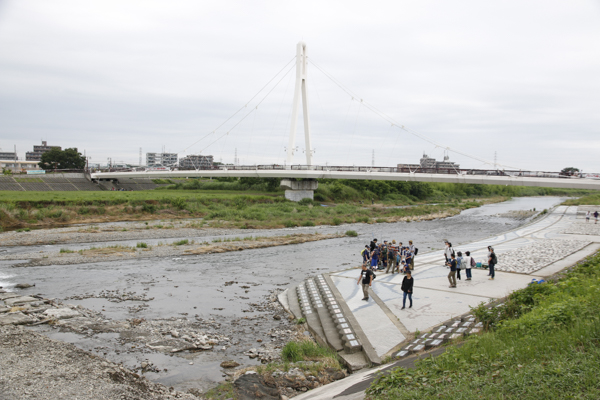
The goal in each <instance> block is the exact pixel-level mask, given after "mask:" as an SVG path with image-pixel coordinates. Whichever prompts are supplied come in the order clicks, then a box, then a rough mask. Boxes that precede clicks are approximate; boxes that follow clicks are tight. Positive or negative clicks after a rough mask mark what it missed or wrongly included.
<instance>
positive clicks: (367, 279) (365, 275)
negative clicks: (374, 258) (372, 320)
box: [356, 265, 373, 301]
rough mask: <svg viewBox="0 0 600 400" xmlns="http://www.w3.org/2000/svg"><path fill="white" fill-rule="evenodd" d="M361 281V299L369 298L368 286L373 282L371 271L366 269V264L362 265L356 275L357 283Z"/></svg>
mask: <svg viewBox="0 0 600 400" xmlns="http://www.w3.org/2000/svg"><path fill="white" fill-rule="evenodd" d="M361 281H362V291H363V298H362V299H363V300H367V301H368V300H369V287H370V286H371V284H372V283H373V271H371V270H370V269H367V266H366V265H363V266H362V270H361V271H360V276H359V277H358V282H356V284H357V285H360V283H361Z"/></svg>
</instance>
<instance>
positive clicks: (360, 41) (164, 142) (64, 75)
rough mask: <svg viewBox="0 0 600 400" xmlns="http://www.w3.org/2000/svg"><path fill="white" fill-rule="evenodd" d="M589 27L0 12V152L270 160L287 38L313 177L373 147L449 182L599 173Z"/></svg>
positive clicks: (344, 6)
mask: <svg viewBox="0 0 600 400" xmlns="http://www.w3.org/2000/svg"><path fill="white" fill-rule="evenodd" d="M599 22H600V3H598V2H594V1H577V0H576V1H573V2H569V4H568V5H567V4H563V3H552V2H551V3H548V2H544V1H537V0H534V1H530V2H525V3H523V2H517V1H514V0H508V1H504V2H493V3H488V2H478V1H474V0H472V1H464V0H459V1H456V2H450V3H449V2H442V1H424V2H418V3H415V2H409V1H396V2H391V1H375V2H369V3H368V4H366V3H364V2H358V1H344V2H341V1H333V2H327V3H323V2H316V1H305V2H302V3H297V4H296V3H281V2H276V1H257V2H252V3H251V4H250V3H246V2H240V1H223V2H218V3H207V2H193V1H181V2H175V3H164V2H158V1H144V2H141V1H129V2H125V3H123V2H116V1H110V0H107V1H97V0H90V1H88V2H78V1H75V0H56V1H53V2H39V1H30V0H20V1H16V0H12V1H11V0H8V1H4V2H1V3H0V46H1V47H2V49H3V51H2V52H1V53H0V148H2V151H3V152H12V151H13V146H14V145H16V146H17V152H18V155H19V158H21V157H23V158H22V159H24V158H25V152H26V151H31V149H32V148H33V145H39V144H40V142H41V141H42V140H44V141H47V142H48V144H49V145H56V146H61V147H62V148H63V149H64V148H70V147H77V148H78V149H79V151H80V152H81V153H84V152H85V153H86V154H87V155H88V156H90V157H91V162H92V163H101V164H105V163H106V162H107V160H108V158H111V159H112V160H113V162H125V163H131V164H137V163H138V162H139V148H140V147H141V148H142V152H143V154H144V157H143V158H144V159H145V154H146V153H150V152H162V151H163V146H164V151H165V152H173V153H178V155H179V157H180V158H183V157H185V156H187V155H190V154H202V155H213V156H214V161H217V162H218V161H221V162H224V163H234V162H235V159H236V158H237V159H238V160H239V163H240V164H283V163H284V162H285V155H286V153H285V152H286V150H285V149H286V146H287V145H288V144H287V141H288V135H289V129H290V109H291V101H292V96H293V90H294V87H293V82H294V75H295V71H294V70H293V63H291V64H289V62H290V61H291V60H292V58H293V56H294V55H295V46H296V43H297V42H298V41H300V40H303V41H305V42H306V43H307V46H308V47H307V49H308V56H309V66H308V97H309V103H310V115H311V130H312V145H313V146H314V148H313V150H314V151H315V152H314V163H315V164H319V165H325V164H328V165H365V166H368V165H371V163H372V152H373V151H374V152H375V164H376V165H377V166H395V165H397V164H415V163H418V160H419V158H420V157H421V155H422V154H423V153H426V154H428V155H429V156H430V157H433V158H435V159H438V160H439V159H442V158H443V155H444V151H445V150H446V149H445V148H446V147H450V148H451V149H452V150H457V151H458V153H457V152H453V151H450V152H448V155H449V157H450V160H451V161H453V162H456V163H458V164H460V165H461V167H462V168H492V167H493V164H494V161H495V160H494V158H495V155H496V157H497V164H498V165H499V166H500V167H504V166H510V167H515V168H520V169H524V170H526V169H531V170H546V171H558V170H560V169H562V168H564V167H576V168H580V169H582V170H584V171H589V172H592V171H593V172H600V165H599V163H598V162H597V159H598V153H599V152H600V140H599V137H600V135H599V134H600V132H599V130H600V113H598V111H597V110H598V109H600V74H598V71H599V70H600V46H598V45H597V43H599V42H600V23H599ZM278 71H282V72H281V74H279V75H277V72H278ZM329 77H333V78H334V79H335V82H334V81H332V80H331V79H330V78H329ZM271 79H274V80H273V81H272V82H271V85H269V86H267V87H266V88H265V89H264V90H263V91H262V92H259V91H260V90H261V88H263V87H264V86H265V84H267V82H269V80H271ZM276 83H277V86H276V87H273V85H275V84H276ZM340 86H341V87H340ZM271 89H273V90H272V92H271V93H270V95H269V96H267V97H266V98H265V99H264V101H262V100H263V97H264V95H265V94H266V93H267V92H268V91H270V90H271ZM255 95H257V96H256V98H255V99H254V100H253V101H252V102H249V99H251V98H252V97H253V96H255ZM261 101H262V102H261ZM259 102H261V103H260V104H259ZM245 105H247V106H246V107H244V106H245ZM257 106H258V107H257ZM256 107H257V108H256ZM238 110H239V113H238V114H236V115H235V116H234V117H233V118H231V119H230V120H229V121H228V122H227V123H225V124H224V125H223V126H222V127H220V125H221V124H223V123H224V122H225V121H227V120H228V118H230V117H231V116H232V115H234V113H236V111H238ZM382 115H385V117H383V116H382ZM390 119H391V120H393V121H395V122H396V123H397V125H398V126H393V125H392V124H391V123H390ZM301 125H302V122H301V118H300V120H299V127H298V132H299V133H300V132H302V126H301ZM401 126H404V127H405V128H406V129H407V130H408V131H407V130H403V129H400V127H401ZM218 127H220V128H219V129H217V128H218ZM215 130H216V131H215ZM213 131H214V133H213ZM420 136H424V137H427V138H428V139H429V140H430V141H426V140H423V139H421V138H420ZM431 142H434V143H436V144H437V146H436V145H434V144H432V143H431ZM303 143H304V142H303V140H302V136H301V135H300V134H299V135H298V137H297V141H296V145H297V146H298V150H297V152H296V154H295V157H294V163H295V164H302V163H304V154H303V151H306V149H303ZM236 148H237V157H236V154H235V149H236ZM461 153H462V154H461ZM465 154H466V155H470V156H473V157H475V158H470V157H467V156H465ZM480 160H485V161H487V163H485V162H483V161H480Z"/></svg>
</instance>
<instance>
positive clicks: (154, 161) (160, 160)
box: [146, 153, 177, 167]
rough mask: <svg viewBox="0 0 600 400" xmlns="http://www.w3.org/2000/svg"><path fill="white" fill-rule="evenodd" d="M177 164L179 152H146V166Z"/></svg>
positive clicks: (170, 165)
mask: <svg viewBox="0 0 600 400" xmlns="http://www.w3.org/2000/svg"><path fill="white" fill-rule="evenodd" d="M176 165H177V153H146V166H148V167H172V166H176Z"/></svg>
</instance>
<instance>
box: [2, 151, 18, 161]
mask: <svg viewBox="0 0 600 400" xmlns="http://www.w3.org/2000/svg"><path fill="white" fill-rule="evenodd" d="M18 159H19V157H17V153H14V152H7V151H1V150H0V160H13V161H14V160H18Z"/></svg>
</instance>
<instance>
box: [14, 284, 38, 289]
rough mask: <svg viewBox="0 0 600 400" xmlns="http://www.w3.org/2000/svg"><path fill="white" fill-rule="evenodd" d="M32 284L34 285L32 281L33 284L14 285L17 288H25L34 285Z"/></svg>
mask: <svg viewBox="0 0 600 400" xmlns="http://www.w3.org/2000/svg"><path fill="white" fill-rule="evenodd" d="M34 286H35V283H34V284H33V285H31V284H29V283H17V284H16V285H15V287H16V288H17V289H27V288H30V287H34Z"/></svg>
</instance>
